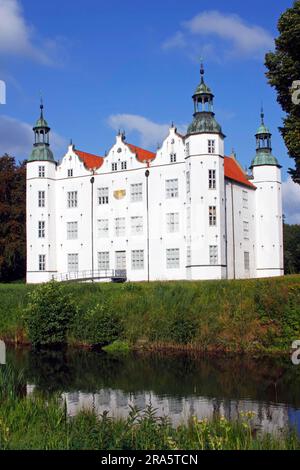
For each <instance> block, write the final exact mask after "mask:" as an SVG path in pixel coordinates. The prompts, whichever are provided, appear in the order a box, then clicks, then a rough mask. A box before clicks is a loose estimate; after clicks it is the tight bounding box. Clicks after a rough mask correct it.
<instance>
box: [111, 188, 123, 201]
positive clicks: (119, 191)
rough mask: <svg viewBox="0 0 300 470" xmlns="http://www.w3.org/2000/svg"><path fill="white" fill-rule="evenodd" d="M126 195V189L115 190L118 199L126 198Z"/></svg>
mask: <svg viewBox="0 0 300 470" xmlns="http://www.w3.org/2000/svg"><path fill="white" fill-rule="evenodd" d="M125 196H126V190H125V189H118V190H117V191H114V198H115V199H117V200H118V201H119V200H120V199H124V197H125Z"/></svg>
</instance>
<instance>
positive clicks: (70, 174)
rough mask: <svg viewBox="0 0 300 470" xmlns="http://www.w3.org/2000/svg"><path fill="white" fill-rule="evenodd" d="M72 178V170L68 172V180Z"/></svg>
mask: <svg viewBox="0 0 300 470" xmlns="http://www.w3.org/2000/svg"><path fill="white" fill-rule="evenodd" d="M72 177H73V170H68V178H72Z"/></svg>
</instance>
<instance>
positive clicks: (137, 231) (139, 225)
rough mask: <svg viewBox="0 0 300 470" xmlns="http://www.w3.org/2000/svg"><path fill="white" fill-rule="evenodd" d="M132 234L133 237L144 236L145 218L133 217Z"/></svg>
mask: <svg viewBox="0 0 300 470" xmlns="http://www.w3.org/2000/svg"><path fill="white" fill-rule="evenodd" d="M131 233H132V235H142V233H143V217H131Z"/></svg>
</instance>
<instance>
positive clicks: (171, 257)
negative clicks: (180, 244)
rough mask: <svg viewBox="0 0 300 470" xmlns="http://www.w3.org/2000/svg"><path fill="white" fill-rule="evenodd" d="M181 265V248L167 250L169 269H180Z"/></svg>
mask: <svg viewBox="0 0 300 470" xmlns="http://www.w3.org/2000/svg"><path fill="white" fill-rule="evenodd" d="M179 267H180V261H179V248H172V249H169V250H167V269H178V268H179Z"/></svg>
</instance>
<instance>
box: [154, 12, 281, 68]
mask: <svg viewBox="0 0 300 470" xmlns="http://www.w3.org/2000/svg"><path fill="white" fill-rule="evenodd" d="M208 38H209V42H208V43H207V41H208ZM216 39H221V44H219V43H218V45H216V44H214V43H212V42H211V41H213V40H216ZM174 47H179V48H181V49H184V50H185V51H186V53H187V54H189V55H190V56H192V57H194V56H195V55H197V56H198V57H197V59H198V61H199V58H200V57H199V56H200V54H203V55H205V52H207V51H214V55H215V57H214V55H213V56H212V57H214V58H215V59H216V60H219V59H220V55H222V56H223V58H229V57H241V58H261V57H262V56H263V55H264V54H265V53H266V52H267V51H269V50H270V49H272V48H273V47H274V40H273V37H272V35H271V34H270V33H269V32H268V31H267V30H265V29H263V28H262V27H260V26H257V25H249V24H246V22H245V21H244V20H243V19H242V18H240V17H239V16H238V15H234V14H224V13H221V12H219V11H216V10H210V11H203V12H202V13H200V14H199V15H196V16H195V17H194V18H192V19H191V20H189V21H186V22H184V23H183V24H182V31H178V32H177V33H176V34H175V36H173V37H171V38H169V39H167V40H166V41H165V42H164V44H163V45H162V48H163V49H165V50H168V49H171V48H174Z"/></svg>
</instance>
